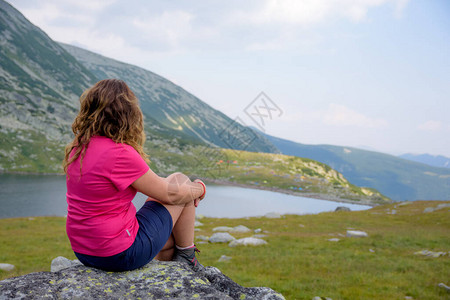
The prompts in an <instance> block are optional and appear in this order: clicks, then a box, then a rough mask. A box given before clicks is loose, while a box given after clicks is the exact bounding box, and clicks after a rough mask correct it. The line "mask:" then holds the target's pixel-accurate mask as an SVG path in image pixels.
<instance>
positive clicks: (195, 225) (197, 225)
mask: <svg viewBox="0 0 450 300" xmlns="http://www.w3.org/2000/svg"><path fill="white" fill-rule="evenodd" d="M200 226H203V223H202V222H200V221H197V220H195V224H194V227H200Z"/></svg>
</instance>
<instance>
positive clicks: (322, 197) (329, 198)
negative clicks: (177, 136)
mask: <svg viewBox="0 0 450 300" xmlns="http://www.w3.org/2000/svg"><path fill="white" fill-rule="evenodd" d="M0 174H2V175H33V176H40V175H44V176H65V175H64V174H62V173H38V172H36V173H35V172H0ZM160 176H167V175H165V174H161V175H160ZM204 181H205V182H206V183H212V184H217V185H228V186H237V187H242V188H248V189H256V190H265V191H271V192H277V193H283V194H287V195H292V196H298V197H305V198H313V199H318V200H327V201H333V202H339V203H349V204H360V205H367V206H372V207H374V206H378V205H380V204H377V203H371V202H368V201H367V200H365V199H361V201H357V200H351V199H345V198H340V197H338V196H336V195H330V194H320V193H306V192H296V191H293V190H287V189H280V188H276V187H268V186H258V185H253V184H244V183H239V182H234V181H229V180H225V179H213V178H204Z"/></svg>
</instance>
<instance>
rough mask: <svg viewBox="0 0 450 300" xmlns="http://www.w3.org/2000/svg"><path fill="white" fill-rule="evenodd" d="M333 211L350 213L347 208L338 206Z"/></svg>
mask: <svg viewBox="0 0 450 300" xmlns="http://www.w3.org/2000/svg"><path fill="white" fill-rule="evenodd" d="M334 211H351V210H350V208H348V207H347V206H338V207H336V209H335V210H334Z"/></svg>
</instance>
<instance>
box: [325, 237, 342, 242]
mask: <svg viewBox="0 0 450 300" xmlns="http://www.w3.org/2000/svg"><path fill="white" fill-rule="evenodd" d="M328 241H330V242H339V241H340V239H338V238H332V239H328Z"/></svg>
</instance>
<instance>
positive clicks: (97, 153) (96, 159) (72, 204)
mask: <svg viewBox="0 0 450 300" xmlns="http://www.w3.org/2000/svg"><path fill="white" fill-rule="evenodd" d="M148 170H149V167H148V165H147V164H146V163H145V161H144V160H143V159H142V158H141V156H140V155H139V153H138V152H137V151H136V150H135V149H134V148H133V147H131V146H130V145H127V144H119V143H115V142H114V141H113V140H111V139H109V138H107V137H103V136H95V137H92V138H91V140H90V142H89V146H88V148H87V150H86V154H85V156H84V158H83V162H82V169H81V175H82V176H81V177H80V158H78V159H77V160H75V161H74V162H73V163H71V164H70V165H69V168H68V170H67V178H66V182H67V204H68V214H67V223H66V229H67V235H68V236H69V240H70V243H71V245H72V249H73V250H74V251H75V252H77V253H81V254H87V255H94V256H101V257H105V256H111V255H115V254H118V253H120V252H122V251H124V250H126V249H128V248H129V247H130V246H131V245H132V244H133V242H134V239H135V238H136V234H137V231H138V229H139V224H138V222H137V219H136V208H135V207H134V205H133V203H132V202H131V201H132V200H133V198H134V196H135V195H136V193H137V191H136V189H134V188H133V187H132V186H131V184H132V183H133V182H134V181H135V180H136V179H138V178H139V177H141V176H142V175H144V174H145V173H146V172H147V171H148Z"/></svg>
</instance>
